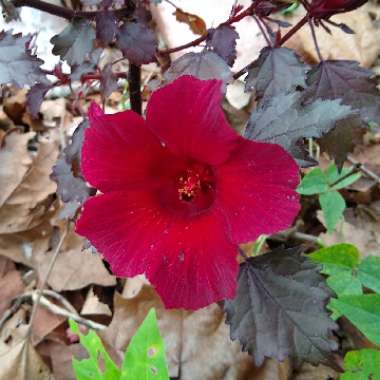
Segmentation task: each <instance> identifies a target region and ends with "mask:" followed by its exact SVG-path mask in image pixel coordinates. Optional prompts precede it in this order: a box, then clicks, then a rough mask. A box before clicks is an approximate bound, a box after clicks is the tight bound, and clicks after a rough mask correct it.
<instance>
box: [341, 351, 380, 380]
mask: <svg viewBox="0 0 380 380" xmlns="http://www.w3.org/2000/svg"><path fill="white" fill-rule="evenodd" d="M344 370H345V372H344V373H343V374H342V375H341V376H340V380H380V351H377V350H373V349H363V350H358V351H350V352H348V353H347V354H346V356H345V357H344Z"/></svg>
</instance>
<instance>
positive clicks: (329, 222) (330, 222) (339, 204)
mask: <svg viewBox="0 0 380 380" xmlns="http://www.w3.org/2000/svg"><path fill="white" fill-rule="evenodd" d="M319 203H320V204H321V209H322V212H323V216H324V219H325V225H326V228H327V231H328V232H332V231H333V230H334V228H335V227H336V225H337V223H338V222H339V220H340V219H342V217H343V212H344V210H345V209H346V201H345V200H344V198H343V197H342V196H341V195H340V193H339V192H338V191H329V192H326V193H322V194H320V195H319Z"/></svg>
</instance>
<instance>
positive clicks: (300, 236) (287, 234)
mask: <svg viewBox="0 0 380 380" xmlns="http://www.w3.org/2000/svg"><path fill="white" fill-rule="evenodd" d="M269 239H273V240H279V241H284V240H287V239H295V240H300V241H306V242H309V243H313V244H316V245H318V246H320V247H323V246H324V244H323V242H322V240H321V239H320V238H319V237H318V236H314V235H310V234H305V233H303V232H299V231H297V230H296V229H295V228H290V229H288V230H286V231H282V232H279V233H277V234H274V235H271V236H269Z"/></svg>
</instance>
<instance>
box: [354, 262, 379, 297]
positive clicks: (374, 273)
mask: <svg viewBox="0 0 380 380" xmlns="http://www.w3.org/2000/svg"><path fill="white" fill-rule="evenodd" d="M358 277H359V279H360V281H361V282H362V284H363V286H365V287H366V288H368V289H371V290H373V291H375V292H377V293H380V257H375V256H368V257H366V258H365V259H364V260H363V261H362V262H361V263H360V265H359V269H358Z"/></svg>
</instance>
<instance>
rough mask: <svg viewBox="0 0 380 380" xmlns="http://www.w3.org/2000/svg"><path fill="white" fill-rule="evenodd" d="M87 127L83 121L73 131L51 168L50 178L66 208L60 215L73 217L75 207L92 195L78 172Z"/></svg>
mask: <svg viewBox="0 0 380 380" xmlns="http://www.w3.org/2000/svg"><path fill="white" fill-rule="evenodd" d="M87 126H88V122H87V120H84V121H83V122H82V123H81V124H79V126H78V127H77V129H76V130H75V131H74V133H73V136H72V139H71V142H70V144H68V145H67V147H66V148H65V149H64V150H63V151H62V153H61V154H60V156H59V157H58V160H57V162H56V164H55V166H54V167H53V172H52V174H51V178H52V179H53V180H54V181H55V182H56V183H57V193H58V195H59V197H60V198H61V199H62V201H63V202H64V203H67V208H66V209H65V210H64V211H63V213H62V215H65V216H66V215H69V216H73V215H75V210H73V208H75V206H77V208H79V207H80V206H81V204H82V203H83V202H84V201H85V200H86V199H87V198H88V197H89V196H90V195H92V194H93V189H91V188H89V187H88V186H87V184H86V182H85V181H84V179H83V177H82V175H81V172H80V154H81V149H82V144H83V138H84V131H85V129H86V128H87Z"/></svg>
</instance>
